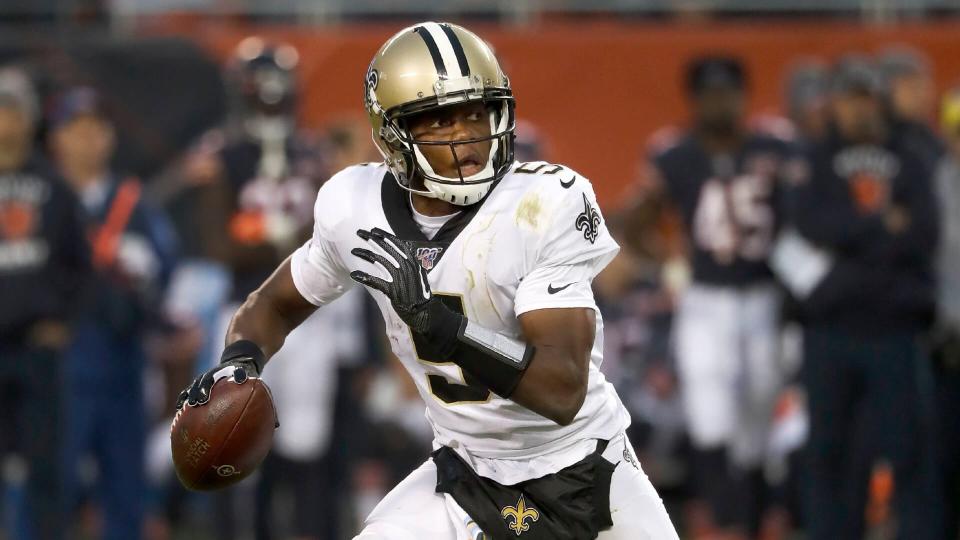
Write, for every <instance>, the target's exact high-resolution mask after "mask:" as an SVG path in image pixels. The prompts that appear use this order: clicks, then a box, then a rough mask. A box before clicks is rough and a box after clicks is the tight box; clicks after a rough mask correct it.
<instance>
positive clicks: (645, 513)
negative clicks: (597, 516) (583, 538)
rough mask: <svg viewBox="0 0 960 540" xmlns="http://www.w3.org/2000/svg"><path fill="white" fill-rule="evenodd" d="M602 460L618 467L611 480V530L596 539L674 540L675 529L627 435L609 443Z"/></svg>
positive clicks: (615, 438) (622, 435) (619, 436)
mask: <svg viewBox="0 0 960 540" xmlns="http://www.w3.org/2000/svg"><path fill="white" fill-rule="evenodd" d="M603 458H604V459H606V460H607V461H609V462H611V463H616V464H617V468H616V469H614V470H613V477H612V478H611V480H610V516H611V517H612V518H613V527H611V528H610V529H608V530H606V531H602V532H601V533H600V534H599V535H598V536H597V540H676V539H677V538H678V537H677V531H676V528H674V526H673V523H671V522H670V516H668V515H667V509H666V508H665V507H664V506H663V501H662V500H661V499H660V496H659V495H658V494H657V491H656V489H654V487H653V484H651V483H650V479H649V478H647V475H646V474H645V473H644V472H643V469H641V468H640V463H639V462H638V461H637V456H636V455H635V454H634V453H633V448H632V447H631V446H630V440H629V439H627V436H626V434H620V435H618V436H616V437H614V438H613V440H611V441H610V445H609V446H607V449H606V450H605V451H604V452H603Z"/></svg>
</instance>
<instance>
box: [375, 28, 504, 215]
mask: <svg viewBox="0 0 960 540" xmlns="http://www.w3.org/2000/svg"><path fill="white" fill-rule="evenodd" d="M472 101H479V102H483V103H484V104H486V106H487V110H488V111H489V114H490V135H489V136H486V137H481V138H474V139H469V140H450V141H417V140H414V138H413V136H412V135H411V134H410V131H409V130H408V129H407V122H406V120H407V119H408V118H409V117H410V116H412V115H415V114H417V113H421V112H424V111H428V110H431V109H435V108H438V107H446V106H449V105H455V104H458V103H466V102H472ZM364 106H365V107H366V110H367V114H368V115H369V116H370V125H371V127H372V128H373V142H374V143H375V144H376V145H377V148H378V149H379V150H380V153H381V154H383V157H384V159H385V160H386V163H387V165H388V166H389V167H390V170H391V171H392V172H393V176H394V177H395V178H396V180H397V182H398V183H399V184H400V186H401V187H403V188H404V189H406V190H408V191H411V192H414V193H418V194H420V195H424V196H427V197H433V198H438V199H443V200H445V201H447V202H450V203H453V204H457V205H463V206H465V205H469V204H473V203H476V202H477V201H479V200H481V199H483V197H484V196H485V195H486V194H487V192H489V191H490V188H491V187H492V186H493V184H494V183H495V182H496V181H498V180H499V179H500V178H502V177H503V176H504V175H505V174H506V173H507V170H508V169H509V168H510V165H511V164H512V163H513V138H514V137H513V130H514V100H513V92H512V91H511V90H510V81H509V80H508V79H507V76H506V75H505V74H504V73H503V70H501V69H500V64H499V62H497V58H496V56H494V54H493V50H492V49H491V48H490V46H489V45H487V44H486V42H484V41H483V40H482V39H480V38H479V37H478V36H477V35H476V34H474V33H473V32H470V31H469V30H467V29H465V28H463V27H461V26H457V25H455V24H449V23H436V22H425V23H420V24H416V25H414V26H411V27H409V28H405V29H403V30H401V31H400V32H398V33H397V34H396V35H394V36H393V37H391V38H390V39H389V40H387V42H386V43H385V44H384V45H383V47H381V48H380V50H379V51H377V54H376V55H375V56H374V57H373V61H372V62H370V67H369V68H368V69H367V76H366V79H365V81H364ZM488 140H489V141H491V148H490V155H489V157H488V158H487V164H486V166H485V167H484V168H483V170H481V171H480V172H478V173H476V174H472V175H470V176H467V177H464V176H463V174H462V173H461V172H460V168H459V167H457V170H458V172H457V175H458V177H457V178H448V177H444V176H440V175H439V174H437V173H436V172H435V171H434V170H433V168H432V167H431V166H430V163H429V162H427V159H426V158H425V157H424V155H423V153H422V152H421V151H420V149H419V148H418V146H420V145H440V146H448V147H449V148H450V152H452V153H453V156H454V159H455V160H457V154H456V152H455V147H456V146H457V145H459V144H470V143H476V142H480V141H488ZM417 176H419V177H420V178H422V179H423V184H424V187H425V188H426V190H422V189H416V188H415V187H414V185H413V184H412V180H413V179H414V178H415V177H417Z"/></svg>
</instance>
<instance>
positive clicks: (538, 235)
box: [181, 22, 677, 540]
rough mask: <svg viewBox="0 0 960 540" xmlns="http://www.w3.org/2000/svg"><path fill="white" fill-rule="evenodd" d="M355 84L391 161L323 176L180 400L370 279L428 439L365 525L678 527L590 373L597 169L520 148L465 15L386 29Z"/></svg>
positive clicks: (607, 530)
mask: <svg viewBox="0 0 960 540" xmlns="http://www.w3.org/2000/svg"><path fill="white" fill-rule="evenodd" d="M364 90H365V94H364V100H365V107H366V110H367V112H368V113H369V116H370V122H371V125H372V128H373V136H374V140H375V142H376V144H377V146H378V148H379V149H380V151H381V153H382V154H383V157H384V161H383V162H381V163H367V164H362V165H357V166H353V167H348V168H347V169H344V170H343V171H341V172H340V173H338V174H336V175H335V176H334V177H333V178H331V179H330V180H329V181H328V182H327V183H325V184H324V185H323V187H322V188H321V189H320V191H319V194H318V196H317V200H316V205H315V208H314V219H315V224H314V231H313V237H312V238H311V239H310V240H309V241H308V242H306V243H305V244H304V245H303V246H302V247H300V248H299V249H298V250H297V251H296V252H295V253H294V254H293V255H292V256H291V257H290V258H288V259H287V260H286V261H284V262H283V263H282V264H281V265H280V266H279V268H277V270H276V271H275V272H274V273H273V275H271V276H270V277H269V278H268V279H267V280H266V281H265V282H264V283H263V285H262V286H261V287H260V288H259V289H258V290H257V291H255V292H254V293H253V294H251V295H250V296H249V297H248V298H247V300H246V302H244V304H243V305H242V306H241V308H240V309H239V311H238V312H237V314H236V315H235V317H234V318H233V321H232V324H231V327H230V331H229V334H228V338H227V343H228V344H227V347H226V349H225V350H224V353H223V356H222V363H221V365H220V366H219V367H217V368H215V369H213V370H211V371H209V372H208V373H206V374H204V375H202V376H201V377H199V378H198V379H197V380H196V381H195V382H194V383H193V384H192V385H191V386H190V388H188V389H187V390H185V391H184V392H183V394H182V395H181V401H182V403H183V404H185V406H198V405H202V404H203V403H204V402H206V401H207V400H208V399H209V394H210V388H211V386H212V385H213V384H214V382H215V380H217V379H220V378H223V377H229V378H232V379H233V380H236V381H242V380H244V379H245V378H246V377H251V376H252V377H256V376H258V375H259V373H260V372H261V371H262V370H263V367H264V364H265V363H266V362H267V359H268V358H269V357H270V356H271V355H272V354H273V353H274V352H275V351H276V350H277V349H278V348H279V347H280V345H281V344H282V343H283V339H284V336H286V335H287V334H288V333H289V332H290V331H291V330H292V329H293V328H295V327H296V326H297V325H298V324H300V322H301V321H303V320H304V319H305V318H306V317H307V316H308V315H309V314H310V313H311V312H313V311H314V310H315V309H317V307H319V306H323V305H326V304H328V303H330V302H332V301H333V300H334V299H335V298H337V297H338V296H340V295H341V294H343V293H344V291H346V290H347V289H348V288H350V286H351V285H352V284H354V283H360V284H361V285H363V286H364V287H366V288H367V289H368V290H370V292H371V294H372V295H373V297H374V298H375V300H376V302H377V303H378V305H379V307H380V309H381V311H382V314H383V317H384V320H385V322H386V328H387V333H388V337H389V340H390V343H391V345H392V348H393V352H394V353H395V354H396V355H397V357H399V358H400V361H401V362H402V363H403V364H404V366H405V367H406V369H407V370H408V371H409V373H410V375H411V377H413V379H414V381H415V382H416V384H417V387H418V389H419V391H420V394H421V395H422V396H423V399H424V400H425V401H426V403H427V417H428V419H429V421H430V423H431V424H432V426H433V430H434V434H435V441H434V448H435V451H434V452H433V453H432V456H431V458H430V459H428V460H427V461H426V462H425V463H424V464H423V465H422V466H421V467H420V468H418V469H417V470H416V471H414V472H413V473H411V474H410V476H409V477H408V478H406V479H405V480H404V481H403V482H401V483H400V484H399V485H398V486H397V487H396V488H395V489H394V490H393V491H392V492H391V493H389V494H388V495H387V496H386V497H385V499H384V500H383V501H382V502H381V503H380V504H379V505H378V506H377V507H376V509H374V511H373V512H372V513H371V514H370V516H369V517H368V518H367V521H366V526H365V528H364V530H363V531H362V532H361V533H360V535H359V536H357V538H358V539H360V540H379V539H423V538H430V539H438V540H442V539H451V540H454V539H458V540H459V539H468V538H469V539H473V540H476V539H480V538H494V539H502V538H509V537H513V538H516V537H518V536H520V535H521V534H522V536H523V537H524V538H528V539H538V538H543V539H546V538H549V539H554V540H555V539H586V538H601V539H604V540H613V539H618V540H619V539H622V540H627V539H630V540H635V539H640V538H649V539H653V538H656V539H670V538H677V535H676V532H675V530H674V528H673V525H672V524H671V523H670V520H669V517H668V516H667V514H666V511H665V509H664V507H663V504H662V502H661V500H660V498H659V497H658V496H657V493H656V491H655V490H654V488H653V486H652V485H651V484H650V482H649V480H648V479H647V477H646V475H645V474H644V473H643V472H642V470H641V469H640V466H639V464H638V463H637V460H636V457H635V454H634V453H633V449H632V448H631V445H630V442H629V441H628V440H627V438H626V436H625V435H624V429H625V428H626V427H627V425H628V424H629V421H630V419H629V416H628V414H627V413H626V411H625V409H624V407H623V405H622V404H621V403H620V399H619V398H618V397H617V394H616V392H615V391H614V390H613V388H612V387H611V386H610V385H609V384H608V383H607V382H606V381H605V380H604V377H603V375H602V374H601V373H600V370H599V365H600V362H601V360H602V357H601V351H602V349H603V347H602V338H601V336H602V321H601V318H600V314H599V313H598V312H597V309H596V305H595V303H594V298H593V293H592V291H591V287H590V283H591V281H592V279H593V277H594V276H595V275H596V274H597V273H598V272H599V271H600V270H601V269H602V268H603V267H604V266H605V265H606V264H607V262H608V261H609V260H610V259H611V258H612V257H613V256H614V255H615V253H616V252H617V250H618V246H617V244H616V243H615V242H614V241H613V240H612V239H611V237H610V234H609V233H608V231H607V229H606V226H605V224H604V220H603V218H602V216H601V214H600V212H599V211H598V210H597V204H596V200H595V196H594V193H593V189H592V187H591V184H590V182H589V181H588V180H587V179H586V178H584V177H583V176H581V175H579V174H578V173H576V172H575V171H573V170H570V169H568V168H566V167H564V166H561V165H554V164H550V163H544V162H534V163H516V162H514V159H513V129H514V98H513V95H512V91H511V88H510V83H509V80H508V78H507V76H506V75H505V74H504V73H503V71H502V70H501V68H500V65H499V63H498V61H497V59H496V57H495V56H494V54H493V52H492V50H491V49H490V47H489V46H488V45H487V44H486V43H485V42H484V41H483V40H482V39H481V38H479V37H478V36H476V35H475V34H473V33H472V32H470V31H468V30H466V29H464V28H462V27H460V26H456V25H453V24H446V23H434V22H428V23H422V24H417V25H414V26H412V27H409V28H406V29H404V30H402V31H400V32H399V33H397V34H396V35H394V36H393V37H391V38H390V39H389V40H388V41H387V42H386V44H384V46H383V47H382V48H381V49H380V50H379V51H378V52H377V53H376V56H374V58H373V61H372V62H371V64H370V66H369V68H368V70H367V73H366V80H365V81H364ZM598 535H599V536H598Z"/></svg>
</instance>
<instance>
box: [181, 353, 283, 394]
mask: <svg viewBox="0 0 960 540" xmlns="http://www.w3.org/2000/svg"><path fill="white" fill-rule="evenodd" d="M265 362H266V359H265V358H264V356H263V353H262V352H261V351H260V349H259V348H258V347H257V346H256V345H255V344H253V343H252V342H250V341H239V342H237V343H233V344H231V345H229V346H227V348H226V349H224V351H223V354H222V355H221V357H220V364H219V365H217V366H216V367H213V368H211V369H209V370H207V371H206V372H205V373H203V374H201V375H200V376H198V377H197V378H196V379H194V380H193V382H192V383H190V386H188V387H187V388H185V389H184V390H183V391H182V392H180V396H179V397H178V398H177V410H178V411H179V410H180V409H182V408H183V406H184V404H186V405H188V406H190V407H196V406H198V405H203V404H204V403H206V402H208V401H210V389H211V388H213V385H214V384H216V383H217V381H219V380H220V379H224V378H230V379H232V380H233V381H234V382H235V383H237V384H242V383H243V382H244V381H246V380H247V378H248V377H253V378H257V377H260V369H261V366H263V364H264V363H265Z"/></svg>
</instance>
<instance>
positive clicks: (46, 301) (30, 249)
mask: <svg viewBox="0 0 960 540" xmlns="http://www.w3.org/2000/svg"><path fill="white" fill-rule="evenodd" d="M89 264H90V262H89V251H88V246H87V242H86V236H85V235H84V227H83V226H82V218H81V208H80V205H79V203H78V201H77V199H76V197H74V195H73V193H72V192H71V191H70V189H69V188H68V187H67V185H66V184H65V183H64V182H63V181H62V180H61V179H60V178H59V177H58V176H57V175H56V174H55V173H54V172H53V170H52V169H51V168H50V167H49V166H48V165H47V164H46V162H44V161H43V160H42V159H41V158H39V157H37V156H34V157H33V158H31V159H30V160H29V161H28V162H27V163H26V164H25V165H24V166H23V167H21V168H20V170H18V171H16V172H10V173H4V174H0V345H7V346H16V345H19V344H20V343H22V342H23V340H24V338H25V336H26V335H27V333H28V331H29V329H30V327H31V326H33V325H34V324H35V323H37V322H39V321H41V320H48V319H53V320H61V321H66V320H68V319H70V318H72V317H73V315H74V314H75V312H76V308H77V305H78V302H79V300H80V293H81V292H82V288H83V284H84V283H85V281H86V279H87V276H88V275H89Z"/></svg>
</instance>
